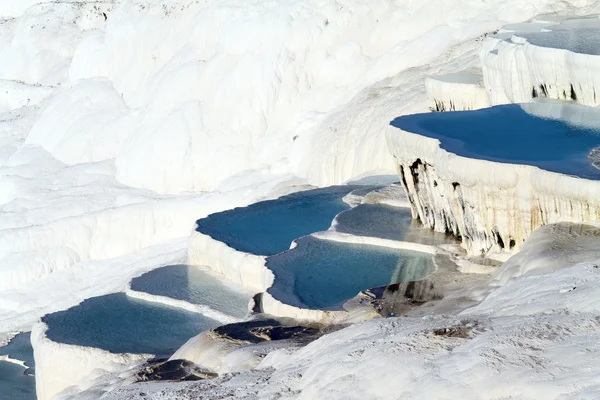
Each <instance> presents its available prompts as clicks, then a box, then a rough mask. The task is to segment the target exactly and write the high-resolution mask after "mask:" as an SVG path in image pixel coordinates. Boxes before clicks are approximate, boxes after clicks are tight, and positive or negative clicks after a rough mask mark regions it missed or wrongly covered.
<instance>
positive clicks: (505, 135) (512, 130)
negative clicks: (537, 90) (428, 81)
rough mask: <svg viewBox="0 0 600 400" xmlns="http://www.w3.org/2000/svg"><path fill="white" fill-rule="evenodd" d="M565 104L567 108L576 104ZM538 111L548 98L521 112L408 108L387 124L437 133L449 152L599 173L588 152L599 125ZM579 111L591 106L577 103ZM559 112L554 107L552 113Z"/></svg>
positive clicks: (599, 135) (599, 136)
mask: <svg viewBox="0 0 600 400" xmlns="http://www.w3.org/2000/svg"><path fill="white" fill-rule="evenodd" d="M574 107H583V106H573V105H568V106H565V109H566V108H568V111H569V113H571V114H572V113H573V110H575V112H579V111H577V110H578V109H575V108H574ZM538 108H539V111H540V113H539V115H542V114H543V113H544V112H546V111H547V109H548V104H543V103H540V104H537V103H532V104H528V105H527V110H528V111H529V112H526V111H525V110H523V108H522V107H521V106H520V105H518V104H509V105H502V106H495V107H491V108H486V109H481V110H476V111H456V112H444V113H427V114H414V115H407V116H403V117H399V118H396V119H395V120H393V121H392V123H391V124H392V126H395V127H397V128H400V129H402V130H404V131H407V132H412V133H416V134H419V135H422V136H426V137H430V138H435V139H438V140H439V141H440V143H441V147H442V148H443V149H445V150H447V151H449V152H451V153H454V154H457V155H460V156H464V157H469V158H477V159H481V160H489V161H497V162H503V163H513V164H525V165H531V166H535V167H539V168H541V169H544V170H546V171H552V172H558V173H562V174H567V175H574V176H578V177H581V178H586V179H600V170H598V169H597V168H595V167H594V166H593V165H592V160H591V159H590V158H589V154H590V152H591V150H592V149H594V148H595V147H597V146H600V127H598V128H590V127H586V126H583V125H575V124H572V123H567V122H565V121H563V120H559V119H550V118H544V117H541V116H536V115H534V114H535V113H536V109H538ZM580 110H582V111H581V113H582V115H583V114H584V113H593V112H594V111H593V110H592V109H591V108H589V107H587V108H585V109H583V108H580ZM558 114H560V113H558Z"/></svg>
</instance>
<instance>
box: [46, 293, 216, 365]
mask: <svg viewBox="0 0 600 400" xmlns="http://www.w3.org/2000/svg"><path fill="white" fill-rule="evenodd" d="M42 320H43V321H44V322H46V323H47V324H48V331H47V333H46V334H47V336H48V338H49V339H51V340H54V341H56V342H60V343H67V344H73V345H80V346H90V347H97V348H101V349H104V350H108V351H110V352H113V353H149V354H155V355H157V356H170V355H171V354H172V353H173V352H174V351H175V350H177V349H178V348H179V347H180V346H181V345H182V344H183V343H185V342H186V341H187V340H188V339H189V338H190V337H192V336H195V335H197V334H198V333H200V332H202V331H205V330H207V329H213V328H215V327H217V326H218V325H220V323H218V322H217V321H215V320H212V319H209V318H207V317H205V316H203V315H202V314H198V313H192V312H187V311H184V310H180V309H177V308H173V307H168V306H164V305H161V304H157V303H149V302H145V301H140V300H136V299H132V298H129V297H127V296H126V295H125V294H124V293H117V294H110V295H107V296H101V297H94V298H91V299H88V300H85V301H84V302H83V303H81V304H80V305H78V306H76V307H73V308H70V309H69V310H66V311H60V312H57V313H54V314H49V315H46V316H45V317H44V318H42Z"/></svg>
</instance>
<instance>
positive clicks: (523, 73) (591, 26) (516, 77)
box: [481, 18, 600, 106]
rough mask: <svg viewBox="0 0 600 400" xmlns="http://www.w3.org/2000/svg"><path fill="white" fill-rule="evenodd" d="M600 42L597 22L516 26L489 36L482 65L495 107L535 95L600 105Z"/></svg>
mask: <svg viewBox="0 0 600 400" xmlns="http://www.w3.org/2000/svg"><path fill="white" fill-rule="evenodd" d="M599 38H600V19H597V18H589V19H578V20H567V21H565V22H562V23H560V24H548V23H539V24H518V25H515V26H512V27H511V26H509V27H508V29H505V30H504V31H503V32H501V33H499V34H498V35H495V36H490V37H488V38H486V39H485V40H484V42H483V48H482V50H481V64H482V68H483V76H484V82H485V88H486V91H487V94H488V96H489V99H490V102H491V104H492V105H495V104H506V103H523V102H527V101H530V100H531V99H533V98H536V97H549V98H554V99H561V100H574V101H577V102H578V103H581V104H586V105H594V106H595V105H598V104H600V93H597V92H599V91H600V87H599V84H600V73H599V72H600V45H599V43H600V42H599V40H598V39H599ZM597 88H598V89H597Z"/></svg>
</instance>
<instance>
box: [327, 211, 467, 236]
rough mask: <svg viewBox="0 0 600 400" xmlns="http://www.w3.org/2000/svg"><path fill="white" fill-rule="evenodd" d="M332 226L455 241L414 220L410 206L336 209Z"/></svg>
mask: <svg viewBox="0 0 600 400" xmlns="http://www.w3.org/2000/svg"><path fill="white" fill-rule="evenodd" d="M335 230H336V231H338V232H341V233H349V234H353V235H357V236H370V237H376V238H381V239H388V240H398V241H406V242H413V243H420V244H426V245H430V246H437V245H440V244H456V243H458V242H457V241H456V239H454V238H453V237H451V236H448V235H444V234H443V233H438V232H434V231H432V230H431V229H428V228H425V227H423V225H421V224H420V223H419V222H417V221H414V220H413V219H412V215H411V212H410V209H408V208H399V207H393V206H389V205H385V204H361V205H359V206H356V207H354V208H352V209H350V210H348V211H344V212H342V213H340V214H339V215H338V216H337V217H336V226H335Z"/></svg>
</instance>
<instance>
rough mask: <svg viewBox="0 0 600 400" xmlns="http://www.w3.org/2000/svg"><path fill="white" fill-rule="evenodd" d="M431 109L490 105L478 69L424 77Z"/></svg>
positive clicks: (459, 108)
mask: <svg viewBox="0 0 600 400" xmlns="http://www.w3.org/2000/svg"><path fill="white" fill-rule="evenodd" d="M425 87H426V88H427V95H428V96H429V103H430V105H429V107H430V108H431V110H432V111H457V110H477V109H479V108H485V107H489V106H490V100H489V97H488V94H487V92H486V90H485V86H484V85H483V74H482V72H481V71H480V70H475V69H472V70H467V71H462V72H457V73H453V74H444V75H433V76H430V77H428V78H427V79H425Z"/></svg>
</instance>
